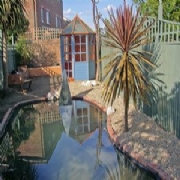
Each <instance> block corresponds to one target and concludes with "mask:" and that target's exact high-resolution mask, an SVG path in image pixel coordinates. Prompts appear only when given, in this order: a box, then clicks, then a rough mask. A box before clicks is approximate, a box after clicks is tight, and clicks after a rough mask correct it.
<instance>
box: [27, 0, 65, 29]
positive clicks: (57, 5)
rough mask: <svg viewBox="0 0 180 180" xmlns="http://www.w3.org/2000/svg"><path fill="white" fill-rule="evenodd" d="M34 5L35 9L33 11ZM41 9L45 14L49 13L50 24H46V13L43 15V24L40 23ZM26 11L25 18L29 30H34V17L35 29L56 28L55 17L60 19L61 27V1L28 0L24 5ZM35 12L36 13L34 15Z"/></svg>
mask: <svg viewBox="0 0 180 180" xmlns="http://www.w3.org/2000/svg"><path fill="white" fill-rule="evenodd" d="M34 5H36V9H35V10H34ZM41 7H43V8H44V10H45V12H46V10H48V11H49V12H50V24H47V23H46V13H45V14H44V20H45V22H44V23H42V22H41ZM25 9H26V11H27V17H28V19H29V22H30V26H29V27H30V28H35V23H36V22H35V21H34V16H36V17H37V27H52V28H55V27H56V15H57V16H58V17H61V20H62V21H61V24H62V25H63V2H62V0H59V1H58V0H35V1H34V0H28V1H27V2H26V4H25ZM35 11H36V13H35Z"/></svg>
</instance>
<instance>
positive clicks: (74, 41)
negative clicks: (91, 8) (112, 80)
mask: <svg viewBox="0 0 180 180" xmlns="http://www.w3.org/2000/svg"><path fill="white" fill-rule="evenodd" d="M95 39H96V34H95V32H94V31H93V30H92V29H91V28H90V27H89V26H88V25H87V24H85V23H84V22H83V21H82V20H81V19H80V18H79V16H78V15H76V16H75V17H74V19H73V20H72V21H71V22H70V23H69V24H68V25H67V26H66V27H65V28H64V29H63V31H62V33H61V35H60V41H61V46H60V50H61V63H62V68H65V70H66V73H67V76H68V78H73V79H74V80H91V79H95V62H96V41H95Z"/></svg>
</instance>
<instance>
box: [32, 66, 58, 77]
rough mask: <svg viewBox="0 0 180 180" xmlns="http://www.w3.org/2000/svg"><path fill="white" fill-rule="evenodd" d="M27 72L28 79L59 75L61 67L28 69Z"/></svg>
mask: <svg viewBox="0 0 180 180" xmlns="http://www.w3.org/2000/svg"><path fill="white" fill-rule="evenodd" d="M28 71H29V75H30V77H38V76H59V75H61V67H60V66H51V67H40V68H28Z"/></svg>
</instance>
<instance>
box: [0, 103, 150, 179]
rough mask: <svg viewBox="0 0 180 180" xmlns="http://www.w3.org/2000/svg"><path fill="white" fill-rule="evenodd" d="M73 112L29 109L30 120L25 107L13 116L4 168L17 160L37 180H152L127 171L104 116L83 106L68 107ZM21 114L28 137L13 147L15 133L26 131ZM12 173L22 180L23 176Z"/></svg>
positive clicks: (55, 106)
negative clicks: (109, 133)
mask: <svg viewBox="0 0 180 180" xmlns="http://www.w3.org/2000/svg"><path fill="white" fill-rule="evenodd" d="M71 106H72V111H71V112H70V111H69V109H68V108H67V106H66V107H64V106H61V108H60V105H59V102H57V103H56V102H54V103H39V104H33V105H31V108H30V109H31V110H32V113H30V114H31V116H29V115H28V113H25V112H24V108H25V107H22V108H21V109H20V110H19V111H17V112H16V113H15V114H14V116H13V119H12V123H11V124H10V125H9V127H8V130H7V131H6V132H5V134H4V135H3V137H2V139H1V146H0V148H1V150H2V149H7V151H6V152H4V158H3V161H2V162H1V163H2V164H3V166H5V165H6V166H8V165H9V164H10V161H14V162H15V160H21V161H20V162H22V164H23V163H27V164H29V165H30V166H29V167H30V168H32V169H33V170H34V172H35V174H36V176H35V177H36V179H38V180H59V179H61V180H70V179H73V180H96V179H97V180H99V179H109V180H110V179H112V180H115V179H132V180H133V179H134V180H135V179H137V177H138V178H139V179H141V177H143V178H144V179H147V180H148V179H153V178H152V177H151V176H150V175H148V174H147V173H146V172H145V171H142V170H139V169H138V168H137V167H134V166H132V165H131V164H130V163H129V165H128V164H127V160H126V159H124V156H123V155H122V154H119V153H117V152H116V151H115V149H114V147H113V146H112V144H111V142H110V140H109V138H108V136H107V133H106V131H105V125H106V123H105V119H106V115H105V114H104V113H102V112H101V111H100V110H99V109H98V108H96V107H94V106H92V105H89V104H88V103H86V102H83V101H72V105H71ZM27 107H28V106H27ZM62 110H63V111H64V112H65V114H66V115H63V113H62V112H61V111H62ZM20 111H22V112H21V113H19V112H20ZM68 113H69V114H68ZM22 114H27V117H26V118H24V120H25V121H28V123H27V125H26V126H25V127H26V128H25V131H26V132H29V133H27V134H28V136H27V135H26V136H25V138H24V136H19V140H18V143H16V139H17V138H15V137H17V134H16V132H17V131H14V128H19V129H21V131H22V132H23V131H24V130H23V128H22V127H24V123H25V122H23V120H21V119H22V118H21V116H22ZM70 115H71V119H70V118H69V116H70ZM23 117H24V116H23ZM65 120H67V121H65ZM69 120H70V121H69ZM67 122H68V123H67ZM28 127H29V128H28ZM32 127H33V128H32ZM18 133H19V132H18ZM23 133H24V132H23ZM4 138H5V141H4ZM7 142H8V143H7ZM14 164H15V163H14ZM11 167H12V166H11ZM13 167H14V169H17V170H18V171H21V173H22V174H24V173H25V172H26V171H27V170H25V169H23V168H20V167H16V166H13ZM24 167H25V166H24ZM132 167H133V168H132ZM9 168H10V167H9ZM9 168H6V170H7V169H9ZM30 168H29V169H30ZM15 172H16V173H15ZM137 173H138V176H136V174H137ZM25 174H26V175H28V173H25ZM16 175H17V171H14V177H15V176H16ZM29 177H30V176H29ZM5 179H7V178H5ZM12 179H13V178H12ZM14 179H15V178H14ZM139 179H138V180H139Z"/></svg>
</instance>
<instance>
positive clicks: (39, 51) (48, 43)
mask: <svg viewBox="0 0 180 180" xmlns="http://www.w3.org/2000/svg"><path fill="white" fill-rule="evenodd" d="M31 46H32V48H31V49H32V53H33V57H32V58H33V59H32V64H33V65H34V66H36V67H37V66H43V67H44V66H52V65H57V64H59V65H60V40H59V39H51V40H42V41H33V42H32V44H31Z"/></svg>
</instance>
